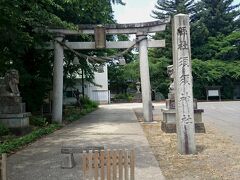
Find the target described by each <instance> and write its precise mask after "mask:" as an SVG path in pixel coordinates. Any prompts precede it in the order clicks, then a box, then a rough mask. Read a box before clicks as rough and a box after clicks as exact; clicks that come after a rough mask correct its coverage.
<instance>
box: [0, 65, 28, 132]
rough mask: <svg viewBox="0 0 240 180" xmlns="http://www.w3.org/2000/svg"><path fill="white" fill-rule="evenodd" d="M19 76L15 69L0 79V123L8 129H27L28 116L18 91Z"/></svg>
mask: <svg viewBox="0 0 240 180" xmlns="http://www.w3.org/2000/svg"><path fill="white" fill-rule="evenodd" d="M18 84H19V74H18V71H17V70H15V69H11V70H9V71H7V72H6V74H5V76H4V78H1V79H0V123H3V124H4V125H6V126H7V127H8V128H14V129H22V128H27V127H29V116H31V113H29V112H26V108H25V107H26V106H25V103H23V102H22V97H21V96H20V92H19V89H18Z"/></svg>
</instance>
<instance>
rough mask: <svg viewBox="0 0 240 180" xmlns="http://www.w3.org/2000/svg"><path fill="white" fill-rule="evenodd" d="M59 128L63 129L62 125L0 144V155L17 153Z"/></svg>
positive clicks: (39, 130)
mask: <svg viewBox="0 0 240 180" xmlns="http://www.w3.org/2000/svg"><path fill="white" fill-rule="evenodd" d="M59 128H61V125H59V124H50V125H48V126H46V127H43V128H40V129H36V130H34V131H32V132H31V133H29V134H27V135H25V136H22V137H19V138H15V139H11V140H7V141H5V142H4V143H2V144H0V154H1V153H10V152H13V151H16V150H18V149H20V148H22V147H23V146H26V145H28V144H29V143H32V142H34V141H36V140H37V139H39V138H41V137H43V136H45V135H47V134H50V133H53V132H54V131H55V130H57V129H59Z"/></svg>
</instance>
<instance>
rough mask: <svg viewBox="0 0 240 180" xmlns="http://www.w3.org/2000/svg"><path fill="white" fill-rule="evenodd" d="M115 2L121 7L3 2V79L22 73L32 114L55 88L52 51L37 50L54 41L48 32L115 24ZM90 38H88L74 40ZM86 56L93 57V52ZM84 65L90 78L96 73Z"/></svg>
mask: <svg viewBox="0 0 240 180" xmlns="http://www.w3.org/2000/svg"><path fill="white" fill-rule="evenodd" d="M112 2H113V3H121V1H109V0H103V1H98V0H90V1H84V0H38V1H35V0H29V1H24V0H12V1H8V0H1V1H0V10H1V16H0V38H1V44H0V53H1V57H0V75H4V73H5V72H6V70H7V69H9V68H15V69H17V70H19V72H20V78H21V79H20V90H21V94H22V96H23V98H24V100H25V101H26V102H27V104H28V109H29V110H37V109H38V108H39V107H40V105H41V104H42V101H43V99H44V98H45V96H46V95H47V93H48V92H49V91H50V90H51V87H52V61H53V54H52V51H47V50H41V49H39V48H36V47H40V45H41V44H43V43H44V42H45V41H49V40H51V35H50V34H49V33H47V31H46V30H47V28H48V27H62V28H76V27H77V24H80V23H81V24H83V23H86V24H91V23H93V24H94V23H110V22H113V14H112V8H111V3H112ZM37 30H38V31H37ZM39 30H41V32H42V33H39ZM66 38H68V37H66ZM89 38H91V37H86V36H85V37H78V38H71V39H70V40H71V41H74V40H75V41H77V40H81V39H89ZM84 53H90V54H93V53H92V52H89V51H88V52H84ZM71 56H72V55H70V53H67V55H66V58H65V61H66V64H70V61H72V59H71ZM80 63H81V64H80V65H79V67H84V70H85V71H86V72H89V77H90V75H91V73H92V69H91V70H90V67H88V64H87V63H86V62H83V61H80ZM79 67H78V68H79ZM74 70H75V72H76V71H78V70H79V69H77V68H75V69H74V68H70V67H69V68H67V67H65V73H66V74H69V73H70V72H72V71H74ZM65 77H67V75H66V76H65Z"/></svg>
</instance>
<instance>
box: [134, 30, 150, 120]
mask: <svg viewBox="0 0 240 180" xmlns="http://www.w3.org/2000/svg"><path fill="white" fill-rule="evenodd" d="M136 35H137V38H138V39H143V40H142V41H140V42H139V58H140V76H141V89H142V103H143V117H144V122H152V121H153V115H152V98H151V85H150V76H149V65H148V49H147V48H148V41H147V34H143V33H141V34H136Z"/></svg>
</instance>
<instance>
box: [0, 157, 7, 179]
mask: <svg viewBox="0 0 240 180" xmlns="http://www.w3.org/2000/svg"><path fill="white" fill-rule="evenodd" d="M0 178H1V179H2V180H7V154H6V153H4V154H2V161H1V177H0Z"/></svg>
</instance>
